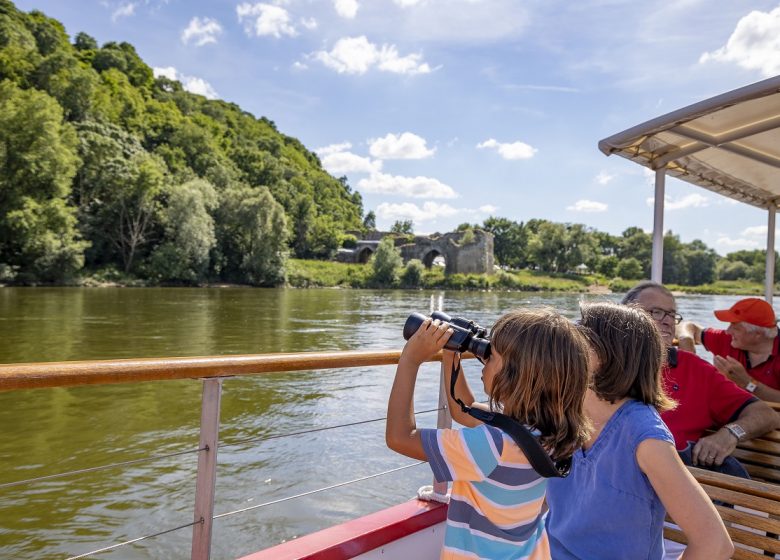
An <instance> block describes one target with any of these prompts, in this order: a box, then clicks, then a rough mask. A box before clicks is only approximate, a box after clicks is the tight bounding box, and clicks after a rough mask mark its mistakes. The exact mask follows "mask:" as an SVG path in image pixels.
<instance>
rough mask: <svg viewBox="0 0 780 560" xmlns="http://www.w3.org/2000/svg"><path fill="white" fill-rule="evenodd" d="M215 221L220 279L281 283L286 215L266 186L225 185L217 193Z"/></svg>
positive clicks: (284, 253)
mask: <svg viewBox="0 0 780 560" xmlns="http://www.w3.org/2000/svg"><path fill="white" fill-rule="evenodd" d="M217 224H218V227H217V243H218V246H219V250H220V253H221V257H222V263H220V269H221V272H222V276H223V278H225V279H227V280H231V281H237V282H244V283H249V284H254V285H257V286H276V285H278V284H281V283H283V282H284V279H285V268H284V267H285V262H286V258H287V235H288V234H287V218H286V217H285V214H284V208H282V206H281V204H279V203H278V202H276V201H275V200H274V199H273V197H272V196H271V193H270V192H269V190H268V189H267V188H265V187H259V188H252V187H248V186H246V185H241V184H236V185H231V186H230V187H228V188H227V189H226V190H225V191H224V192H222V193H221V194H220V207H219V210H218V220H217Z"/></svg>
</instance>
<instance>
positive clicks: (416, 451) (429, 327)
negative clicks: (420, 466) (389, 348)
mask: <svg viewBox="0 0 780 560" xmlns="http://www.w3.org/2000/svg"><path fill="white" fill-rule="evenodd" d="M450 335H452V329H450V328H449V325H447V324H446V323H439V321H438V320H437V321H435V322H431V320H430V318H428V319H426V320H425V321H424V322H423V323H422V325H420V328H418V329H417V332H415V333H414V335H412V337H411V338H410V339H409V341H408V342H407V343H406V345H405V346H404V349H403V351H402V352H401V358H400V359H399V360H398V368H397V369H396V371H395V381H394V382H393V388H392V389H391V390H390V398H389V399H388V402H387V426H386V428H385V441H386V443H387V446H388V447H389V448H390V449H392V450H393V451H396V452H398V453H400V454H401V455H406V456H407V457H412V458H413V459H420V460H423V461H425V460H427V459H428V457H427V455H426V454H425V451H424V450H423V445H422V440H421V438H420V433H419V432H418V431H417V423H416V422H415V419H414V385H415V383H416V382H417V371H418V370H419V369H420V364H422V363H423V362H425V361H426V360H428V359H429V358H430V357H431V356H433V355H434V354H436V352H438V351H439V350H441V349H442V348H443V347H444V344H445V343H446V342H447V340H448V339H449V338H450Z"/></svg>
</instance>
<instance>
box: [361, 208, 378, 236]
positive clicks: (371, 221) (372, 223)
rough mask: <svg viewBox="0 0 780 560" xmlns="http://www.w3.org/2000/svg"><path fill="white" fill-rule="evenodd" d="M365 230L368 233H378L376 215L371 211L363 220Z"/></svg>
mask: <svg viewBox="0 0 780 560" xmlns="http://www.w3.org/2000/svg"><path fill="white" fill-rule="evenodd" d="M363 229H364V230H366V231H376V214H374V211H373V210H370V211H369V212H368V213H367V214H366V217H365V218H363Z"/></svg>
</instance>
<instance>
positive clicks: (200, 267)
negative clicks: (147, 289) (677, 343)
mask: <svg viewBox="0 0 780 560" xmlns="http://www.w3.org/2000/svg"><path fill="white" fill-rule="evenodd" d="M216 207H217V192H216V190H214V187H213V186H212V185H211V184H210V183H209V182H208V181H204V180H203V179H194V180H192V181H189V182H187V183H184V184H183V185H179V186H178V187H176V188H175V189H172V190H171V192H170V195H169V197H168V206H167V207H166V208H165V209H164V210H163V212H162V214H163V224H164V227H165V239H164V241H163V243H161V244H160V245H159V246H158V247H157V248H156V249H155V250H154V253H152V256H151V258H150V267H151V273H152V275H153V276H156V277H157V278H158V279H160V280H167V281H171V280H172V281H181V282H188V283H197V282H202V281H204V280H205V279H206V275H207V274H208V268H209V256H210V253H211V250H212V249H214V247H215V246H216V243H217V240H216V236H215V233H214V219H213V218H212V216H211V212H212V211H214V209H215V208H216Z"/></svg>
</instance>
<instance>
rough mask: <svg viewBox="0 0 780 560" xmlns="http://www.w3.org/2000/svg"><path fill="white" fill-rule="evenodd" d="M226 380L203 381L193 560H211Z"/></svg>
mask: <svg viewBox="0 0 780 560" xmlns="http://www.w3.org/2000/svg"><path fill="white" fill-rule="evenodd" d="M221 396H222V378H219V377H212V378H208V379H204V380H203V399H202V401H201V411H200V443H199V445H198V448H199V449H202V451H201V452H200V453H198V477H197V480H196V482H195V516H194V521H195V525H193V527H192V554H191V559H192V560H209V557H210V555H211V527H212V524H213V517H214V494H215V489H216V483H217V446H218V443H219V405H220V400H221Z"/></svg>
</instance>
